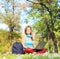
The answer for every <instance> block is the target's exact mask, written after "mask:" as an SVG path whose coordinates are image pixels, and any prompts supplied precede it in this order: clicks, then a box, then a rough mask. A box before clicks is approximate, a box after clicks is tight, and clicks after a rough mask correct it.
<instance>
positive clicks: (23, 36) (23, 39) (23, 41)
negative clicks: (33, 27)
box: [22, 35, 27, 48]
mask: <svg viewBox="0 0 60 59" xmlns="http://www.w3.org/2000/svg"><path fill="white" fill-rule="evenodd" d="M22 45H23V47H24V48H27V47H26V46H25V35H22Z"/></svg>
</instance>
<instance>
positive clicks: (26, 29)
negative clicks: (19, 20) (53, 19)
mask: <svg viewBox="0 0 60 59" xmlns="http://www.w3.org/2000/svg"><path fill="white" fill-rule="evenodd" d="M27 28H30V30H31V33H30V35H32V28H31V26H27V27H26V28H25V34H26V35H27V33H26V31H27ZM31 39H32V40H33V37H31Z"/></svg>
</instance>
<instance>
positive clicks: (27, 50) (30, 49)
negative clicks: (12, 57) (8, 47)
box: [25, 48, 35, 53]
mask: <svg viewBox="0 0 60 59" xmlns="http://www.w3.org/2000/svg"><path fill="white" fill-rule="evenodd" d="M34 52H35V51H34V50H33V49H32V48H26V49H25V53H34Z"/></svg>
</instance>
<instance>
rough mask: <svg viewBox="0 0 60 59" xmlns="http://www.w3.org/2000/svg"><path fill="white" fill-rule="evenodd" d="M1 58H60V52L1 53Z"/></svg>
mask: <svg viewBox="0 0 60 59" xmlns="http://www.w3.org/2000/svg"><path fill="white" fill-rule="evenodd" d="M0 59H60V54H49V53H48V54H40V55H38V54H18V55H16V54H0Z"/></svg>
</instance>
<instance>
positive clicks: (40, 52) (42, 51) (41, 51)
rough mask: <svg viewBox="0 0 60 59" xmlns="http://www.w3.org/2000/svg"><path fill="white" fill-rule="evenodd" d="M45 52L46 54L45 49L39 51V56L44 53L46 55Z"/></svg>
mask: <svg viewBox="0 0 60 59" xmlns="http://www.w3.org/2000/svg"><path fill="white" fill-rule="evenodd" d="M45 52H46V49H45V48H43V49H41V50H40V51H38V52H37V54H43V53H45Z"/></svg>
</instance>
